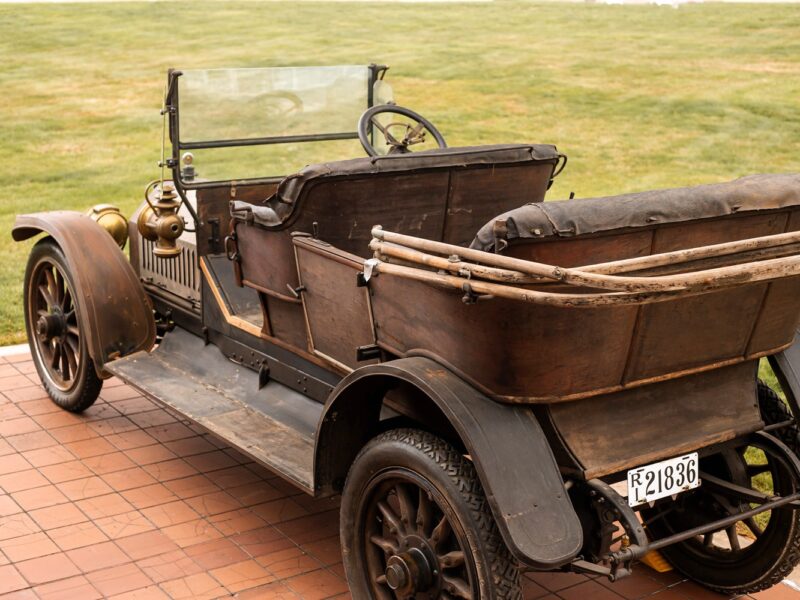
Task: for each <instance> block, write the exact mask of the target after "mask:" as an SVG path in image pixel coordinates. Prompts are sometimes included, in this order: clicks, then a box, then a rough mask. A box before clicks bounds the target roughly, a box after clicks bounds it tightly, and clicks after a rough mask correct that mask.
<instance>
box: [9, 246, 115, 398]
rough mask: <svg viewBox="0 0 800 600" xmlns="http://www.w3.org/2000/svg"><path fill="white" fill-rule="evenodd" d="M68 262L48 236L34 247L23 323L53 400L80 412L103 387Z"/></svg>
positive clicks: (43, 382)
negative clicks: (90, 356)
mask: <svg viewBox="0 0 800 600" xmlns="http://www.w3.org/2000/svg"><path fill="white" fill-rule="evenodd" d="M74 289H75V286H74V284H73V281H72V275H71V273H70V271H69V265H68V263H67V261H66V258H65V257H64V254H63V253H62V251H61V249H60V248H59V247H58V246H57V245H56V244H55V243H54V242H52V241H50V240H43V241H42V242H39V243H38V244H36V246H34V248H33V250H32V251H31V255H30V258H29V260H28V266H27V269H26V272H25V325H26V330H27V334H28V343H29V344H30V347H31V355H32V357H33V361H34V364H35V365H36V370H37V372H38V373H39V377H40V378H41V380H42V384H43V385H44V387H45V389H46V390H47V392H48V394H49V395H50V397H51V398H52V399H53V401H54V402H55V403H56V404H58V405H59V406H61V407H62V408H66V409H67V410H71V411H74V412H80V411H83V410H85V409H87V408H88V407H89V406H91V405H92V404H93V403H94V401H95V400H96V399H97V396H98V395H99V393H100V389H101V387H102V385H103V382H102V380H101V379H100V378H99V377H98V376H97V373H96V372H95V368H94V364H93V363H92V361H91V358H89V355H88V352H87V348H86V341H85V339H84V335H83V331H82V330H81V324H80V317H79V315H78V306H77V303H78V302H79V299H78V298H76V296H75V292H74Z"/></svg>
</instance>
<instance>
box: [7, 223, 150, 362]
mask: <svg viewBox="0 0 800 600" xmlns="http://www.w3.org/2000/svg"><path fill="white" fill-rule="evenodd" d="M39 233H46V234H47V235H49V236H51V237H52V238H53V239H54V240H55V241H56V243H57V244H58V245H59V246H60V247H61V250H62V251H63V252H64V256H65V257H66V259H67V262H68V263H69V267H70V270H71V273H72V277H73V280H74V284H75V288H76V289H75V290H74V292H75V294H76V296H77V297H78V298H79V299H80V301H79V302H77V306H78V313H79V314H78V316H79V318H80V322H81V324H82V327H83V329H84V330H85V336H86V340H87V344H88V351H89V356H91V358H92V361H93V362H94V365H95V369H96V370H97V374H98V375H99V376H100V377H108V376H109V374H108V373H107V372H106V371H105V370H104V369H103V366H104V365H105V364H106V363H107V362H109V361H111V360H114V359H115V358H119V357H120V356H125V355H127V354H131V353H133V352H138V351H139V350H150V349H151V348H152V347H153V344H154V343H155V339H156V324H155V321H154V319H153V309H152V306H151V304H150V299H149V298H148V297H147V294H145V292H144V289H143V288H142V285H141V283H140V282H139V278H138V277H137V276H136V273H134V271H133V268H132V267H131V265H130V263H129V262H128V259H127V258H126V257H125V255H124V254H123V253H122V251H121V250H120V249H119V246H117V244H116V242H114V239H113V238H112V237H111V236H110V235H109V234H108V232H106V230H105V229H103V228H102V227H100V226H99V225H98V224H97V223H95V222H94V221H93V220H92V219H90V218H89V217H87V216H85V215H82V214H81V213H78V212H73V211H53V212H44V213H34V214H29V215H19V216H18V217H17V220H16V222H15V223H14V228H13V229H12V231H11V235H12V237H13V238H14V240H15V241H17V242H20V241H23V240H26V239H28V238H31V237H33V236H35V235H37V234H39Z"/></svg>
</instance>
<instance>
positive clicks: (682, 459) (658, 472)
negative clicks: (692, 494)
mask: <svg viewBox="0 0 800 600" xmlns="http://www.w3.org/2000/svg"><path fill="white" fill-rule="evenodd" d="M699 486H700V469H699V465H698V458H697V452H692V453H691V454H686V455H685V456H678V457H677V458H670V459H669V460H663V461H661V462H657V463H653V464H651V465H645V466H644V467H639V468H638V469H631V470H630V471H628V504H629V505H630V506H639V505H640V504H645V503H647V502H653V501H655V500H658V499H660V498H666V497H667V496H674V495H675V494H680V493H681V492H685V491H686V490H691V489H694V488H696V487H699Z"/></svg>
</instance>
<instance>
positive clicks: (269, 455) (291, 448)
mask: <svg viewBox="0 0 800 600" xmlns="http://www.w3.org/2000/svg"><path fill="white" fill-rule="evenodd" d="M105 368H106V369H107V370H108V371H110V372H111V373H113V374H114V375H116V376H117V377H119V378H120V379H122V380H124V381H125V382H127V383H129V384H130V385H131V386H133V387H135V388H136V389H138V390H140V391H141V392H142V393H143V394H145V395H146V396H147V397H148V398H152V399H153V400H155V401H157V402H159V403H161V404H163V405H164V406H166V407H168V408H171V409H173V410H175V411H177V412H178V413H180V414H181V415H183V416H184V417H186V418H187V419H189V420H191V421H193V422H195V423H197V424H198V425H200V426H202V427H204V428H205V429H207V430H208V431H209V432H210V433H212V434H213V435H214V436H216V437H218V438H219V439H221V440H222V441H223V442H225V443H226V444H229V445H230V446H232V447H233V448H235V449H236V450H238V451H239V452H242V453H243V454H245V455H247V456H249V457H250V458H252V459H253V460H255V461H256V462H258V463H260V464H262V465H264V466H265V467H267V468H268V469H270V470H272V471H274V472H275V473H277V474H278V475H280V476H281V477H283V478H285V479H287V480H289V481H290V482H291V483H293V484H295V485H297V486H298V487H300V488H302V489H303V490H304V491H305V492H307V493H309V494H313V493H314V466H313V461H314V437H315V434H316V427H317V421H318V420H319V418H320V415H321V414H322V409H323V405H322V404H320V403H318V402H316V401H314V400H312V399H310V398H308V397H306V396H304V395H302V394H300V393H299V392H295V391H294V390H292V389H290V388H288V387H286V386H285V385H282V384H280V383H278V382H277V381H269V382H268V383H267V384H266V385H264V386H263V387H262V388H261V389H259V386H258V384H259V376H258V374H257V373H255V372H253V371H250V370H249V369H246V368H244V367H241V366H240V365H237V364H235V363H233V362H231V361H229V360H228V359H227V358H225V356H224V355H223V354H222V352H220V351H219V349H218V348H217V347H216V346H213V345H206V344H205V343H204V342H203V340H202V339H201V338H199V337H196V336H194V335H192V334H191V333H189V332H187V331H185V330H183V329H180V328H176V329H175V330H173V331H171V332H170V333H168V334H167V335H166V336H165V337H164V340H163V341H162V342H161V344H160V345H159V346H158V348H157V349H156V350H154V351H153V352H150V353H147V352H137V353H136V354H132V355H130V356H127V357H125V358H121V359H118V360H115V361H113V362H110V363H107V364H106V365H105Z"/></svg>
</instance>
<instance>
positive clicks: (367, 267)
mask: <svg viewBox="0 0 800 600" xmlns="http://www.w3.org/2000/svg"><path fill="white" fill-rule="evenodd" d="M380 262H381V261H379V260H378V259H377V258H370V259H367V260H365V261H364V271H363V272H362V273H361V275H362V279H363V281H364V285H366V284H367V283H369V280H370V279H372V275H373V274H374V275H376V276H377V275H378V271H377V268H376V267H377V266H378V265H379V264H380ZM362 287H363V286H362Z"/></svg>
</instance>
